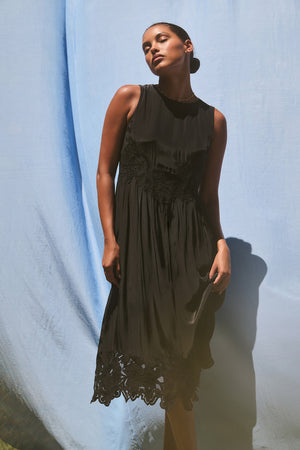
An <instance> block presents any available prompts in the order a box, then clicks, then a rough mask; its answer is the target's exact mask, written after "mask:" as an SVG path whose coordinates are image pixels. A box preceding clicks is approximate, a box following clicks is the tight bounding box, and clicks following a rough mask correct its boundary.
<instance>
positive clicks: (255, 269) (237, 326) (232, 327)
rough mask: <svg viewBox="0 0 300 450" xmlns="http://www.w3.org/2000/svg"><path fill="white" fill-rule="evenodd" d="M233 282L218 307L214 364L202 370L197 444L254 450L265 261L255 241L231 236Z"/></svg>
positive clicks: (212, 449) (207, 449) (212, 448)
mask: <svg viewBox="0 0 300 450" xmlns="http://www.w3.org/2000/svg"><path fill="white" fill-rule="evenodd" d="M226 242H227V245H228V247H229V248H230V253H231V280H230V284H229V286H228V287H227V289H226V296H225V300H224V304H223V305H222V307H221V308H220V309H219V310H217V311H216V316H215V318H216V322H215V331H214V335H213V337H212V340H211V351H212V355H213V359H214V360H215V365H214V366H212V368H211V369H209V370H204V371H203V372H202V373H201V380H200V401H199V405H198V404H196V405H195V418H196V426H197V442H198V445H199V448H203V449H205V450H252V449H253V444H252V432H253V428H254V426H255V424H256V391H255V372H254V365H253V358H252V351H253V347H254V343H255V338H256V327H257V324H256V320H257V309H258V302H259V286H260V284H261V282H262V280H263V279H264V277H265V275H266V272H267V265H266V263H265V262H264V261H263V259H262V258H260V257H259V256H257V255H253V254H252V253H251V251H252V248H251V245H250V244H249V243H247V242H245V241H243V240H241V239H237V238H227V239H226Z"/></svg>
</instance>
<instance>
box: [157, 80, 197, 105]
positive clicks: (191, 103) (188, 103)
mask: <svg viewBox="0 0 300 450" xmlns="http://www.w3.org/2000/svg"><path fill="white" fill-rule="evenodd" d="M151 86H152V87H153V88H154V89H155V90H156V92H157V93H158V94H160V95H162V96H163V97H165V98H166V99H167V100H171V101H172V102H175V103H180V104H181V105H196V104H197V103H199V102H201V99H200V98H198V97H197V100H196V101H193V102H184V101H181V100H175V99H174V98H171V97H168V96H167V95H165V94H163V93H162V92H161V91H160V90H159V89H158V88H157V85H155V84H151Z"/></svg>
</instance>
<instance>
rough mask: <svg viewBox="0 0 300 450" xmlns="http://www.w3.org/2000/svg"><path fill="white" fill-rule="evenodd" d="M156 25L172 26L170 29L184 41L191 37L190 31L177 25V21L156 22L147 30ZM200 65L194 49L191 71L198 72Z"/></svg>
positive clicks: (191, 58) (191, 57)
mask: <svg viewBox="0 0 300 450" xmlns="http://www.w3.org/2000/svg"><path fill="white" fill-rule="evenodd" d="M154 25H167V26H168V27H169V28H170V30H171V31H173V33H175V34H177V36H178V37H179V38H180V39H181V40H182V42H185V40H186V39H191V38H190V36H189V35H188V33H187V32H186V31H185V30H184V29H183V28H181V27H180V26H179V25H175V23H169V22H155V23H153V24H152V25H150V26H149V27H148V28H146V30H148V29H149V28H151V27H153V26H154ZM146 30H145V31H146ZM199 67H200V60H199V59H198V58H195V57H194V51H192V52H191V56H190V72H191V73H195V72H197V70H198V69H199Z"/></svg>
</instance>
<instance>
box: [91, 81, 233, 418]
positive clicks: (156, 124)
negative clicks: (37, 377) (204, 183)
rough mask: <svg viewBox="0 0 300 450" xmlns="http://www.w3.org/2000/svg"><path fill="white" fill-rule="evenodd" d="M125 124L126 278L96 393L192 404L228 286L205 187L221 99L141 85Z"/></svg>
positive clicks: (122, 205)
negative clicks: (189, 99) (219, 281)
mask: <svg viewBox="0 0 300 450" xmlns="http://www.w3.org/2000/svg"><path fill="white" fill-rule="evenodd" d="M140 89H141V94H140V99H139V103H138V105H137V108H136V110H135V112H134V114H133V116H132V118H131V120H130V121H129V124H128V126H127V130H126V133H125V137H124V141H123V145H122V149H121V157H120V165H119V177H118V182H117V187H116V201H115V210H114V228H115V235H116V240H117V242H118V244H119V247H120V268H121V281H120V286H119V288H118V287H116V286H115V285H112V286H111V290H110V293H109V297H108V300H107V304H106V308H105V312H104V316H103V321H102V327H101V334H100V339H99V346H98V352H97V358H96V369H95V381H94V394H93V397H92V399H91V403H92V402H94V401H96V400H98V401H99V402H100V403H103V404H105V405H106V406H108V405H109V404H110V402H111V400H112V399H113V398H116V397H119V396H120V395H121V393H122V394H123V395H124V398H125V400H126V401H127V400H128V399H131V400H135V399H136V398H137V397H141V398H142V399H143V400H144V401H145V403H146V404H151V405H153V404H154V403H155V402H156V401H157V400H158V399H160V406H161V407H162V408H163V409H166V410H168V409H170V408H171V407H172V405H173V404H174V402H175V400H176V399H177V398H178V397H180V398H181V399H182V401H183V404H184V407H185V408H186V409H188V410H190V409H192V407H193V401H195V400H198V399H199V397H198V395H197V391H198V388H199V381H200V373H201V369H206V368H209V367H211V366H212V365H213V364H214V360H213V358H212V355H211V351H210V340H211V337H212V335H213V331H214V326H215V311H216V310H217V309H218V308H220V307H221V305H222V303H223V301H224V297H225V292H223V293H222V295H219V294H217V293H214V292H212V290H211V288H212V281H213V280H210V279H209V276H208V274H209V271H210V268H211V265H212V263H213V260H214V257H215V254H216V252H217V243H216V238H215V236H214V234H213V232H212V230H211V227H210V226H209V222H208V219H207V216H206V213H205V207H204V205H203V203H202V201H201V197H200V195H199V188H200V185H201V177H202V174H203V171H204V168H205V164H206V160H207V155H208V152H209V148H210V145H211V140H212V132H213V122H214V107H212V106H210V105H208V104H207V103H205V102H203V101H202V100H201V99H198V100H197V101H196V102H193V103H183V102H178V101H175V100H171V99H169V98H168V97H165V96H164V95H163V94H161V93H160V92H159V91H158V90H157V88H156V86H155V85H153V84H148V85H140Z"/></svg>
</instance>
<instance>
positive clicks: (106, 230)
mask: <svg viewBox="0 0 300 450" xmlns="http://www.w3.org/2000/svg"><path fill="white" fill-rule="evenodd" d="M97 193H98V208H99V215H100V220H101V224H102V229H103V235H104V242H109V241H115V239H116V237H115V232H114V210H115V184H114V178H113V177H112V176H111V175H110V174H109V173H101V174H97Z"/></svg>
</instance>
